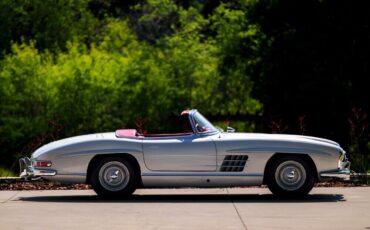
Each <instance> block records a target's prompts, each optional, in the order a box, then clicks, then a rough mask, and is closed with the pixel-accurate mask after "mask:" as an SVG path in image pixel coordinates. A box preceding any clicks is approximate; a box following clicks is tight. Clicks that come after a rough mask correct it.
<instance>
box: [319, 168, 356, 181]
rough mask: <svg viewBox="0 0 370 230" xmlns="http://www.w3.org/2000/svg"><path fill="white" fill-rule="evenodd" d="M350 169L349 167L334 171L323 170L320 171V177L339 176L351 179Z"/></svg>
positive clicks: (339, 177)
mask: <svg viewBox="0 0 370 230" xmlns="http://www.w3.org/2000/svg"><path fill="white" fill-rule="evenodd" d="M350 174H351V172H350V170H349V169H342V170H337V171H333V172H322V173H320V177H322V178H338V179H343V180H349V179H350Z"/></svg>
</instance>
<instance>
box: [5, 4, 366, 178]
mask: <svg viewBox="0 0 370 230" xmlns="http://www.w3.org/2000/svg"><path fill="white" fill-rule="evenodd" d="M368 9H370V8H369V7H367V6H366V5H365V3H359V2H357V3H351V2H348V1H332V0H320V1H293V0H291V1H290V0H264V1H254V0H246V1H242V0H240V1H225V2H222V1H214V0H203V1H199V0H193V1H171V0H147V1H142V0H130V1H108V0H83V1H82V0H78V1H77V0H68V1H51V0H50V1H49V0H46V1H45V0H43V1H41V0H34V1H22V0H16V1H14V0H3V1H0V50H1V52H0V166H6V167H12V168H16V166H15V163H14V164H13V162H16V161H15V160H16V158H17V157H19V156H20V155H28V154H30V153H31V152H32V151H33V150H34V149H35V148H37V147H39V146H40V145H42V144H44V143H47V142H49V141H52V140H55V139H59V138H63V137H67V136H72V135H79V134H85V133H92V132H106V131H112V130H115V129H117V128H122V127H134V126H140V125H142V123H150V125H151V126H152V127H154V128H153V129H157V130H160V129H162V128H163V127H164V124H163V121H161V119H162V118H163V117H165V116H167V115H171V114H173V113H179V112H180V111H181V110H182V109H184V108H198V109H199V110H200V111H201V112H202V113H204V114H205V115H207V116H209V117H211V118H212V120H215V121H216V122H217V124H219V125H221V126H222V125H227V124H231V125H232V126H236V128H237V130H238V131H253V130H254V131H263V132H271V131H272V132H285V133H301V134H308V135H317V136H322V137H327V138H331V139H334V140H336V141H340V142H341V143H342V144H344V145H345V147H347V148H348V149H349V150H350V151H351V153H352V157H353V159H354V160H355V162H356V165H355V167H356V169H359V170H362V171H363V170H366V169H368V168H369V165H368V162H369V159H368V158H369V153H368V152H369V145H368V144H367V143H368V142H369V132H368V129H367V117H366V113H367V111H369V98H370V93H369V91H368V90H366V87H367V85H366V80H367V79H368V76H369V68H368V66H369V64H370V63H369V62H370V57H369V54H370V43H369V42H368V39H369V36H370V27H369V24H370V23H369V22H370V20H369V17H370V14H369V13H370V12H367V11H370V10H368ZM12 164H13V166H12Z"/></svg>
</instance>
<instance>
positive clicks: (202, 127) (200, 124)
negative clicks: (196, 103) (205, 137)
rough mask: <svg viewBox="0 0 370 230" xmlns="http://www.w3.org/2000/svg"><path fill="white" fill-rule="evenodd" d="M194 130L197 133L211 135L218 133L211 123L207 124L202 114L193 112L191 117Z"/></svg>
mask: <svg viewBox="0 0 370 230" xmlns="http://www.w3.org/2000/svg"><path fill="white" fill-rule="evenodd" d="M193 118H194V124H195V128H196V129H197V131H198V132H199V133H211V132H216V131H218V130H217V129H216V128H215V127H214V126H213V125H212V123H211V122H209V121H208V120H207V119H206V118H205V117H203V115H202V114H200V113H199V112H195V113H194V115H193Z"/></svg>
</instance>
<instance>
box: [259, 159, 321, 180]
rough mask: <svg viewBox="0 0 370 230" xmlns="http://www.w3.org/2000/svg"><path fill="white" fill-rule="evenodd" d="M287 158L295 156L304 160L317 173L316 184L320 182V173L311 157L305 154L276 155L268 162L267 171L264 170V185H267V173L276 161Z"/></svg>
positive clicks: (315, 174)
mask: <svg viewBox="0 0 370 230" xmlns="http://www.w3.org/2000/svg"><path fill="white" fill-rule="evenodd" d="M286 156H295V157H299V158H301V159H302V160H304V161H305V162H306V163H307V164H308V165H309V166H310V168H311V170H312V171H313V172H315V173H314V176H315V181H316V182H317V181H318V172H317V168H316V164H315V162H314V161H313V160H312V158H311V157H310V155H308V154H305V153H275V154H274V155H273V156H271V157H270V159H269V160H268V161H267V163H266V165H265V169H264V172H263V184H266V183H267V172H268V170H269V169H270V168H271V166H272V164H273V163H274V162H275V161H276V160H278V159H280V158H283V157H286Z"/></svg>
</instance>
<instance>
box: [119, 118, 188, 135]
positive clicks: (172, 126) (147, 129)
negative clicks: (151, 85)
mask: <svg viewBox="0 0 370 230" xmlns="http://www.w3.org/2000/svg"><path fill="white" fill-rule="evenodd" d="M161 120H162V122H163V123H162V125H161V127H162V128H161V129H156V128H153V127H155V126H154V125H151V124H143V126H142V127H136V128H137V129H119V130H116V137H118V138H135V137H170V136H188V135H189V136H190V135H192V134H193V133H194V131H193V128H192V126H191V122H190V118H189V113H187V112H182V113H181V115H171V116H169V117H164V118H162V119H161Z"/></svg>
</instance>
